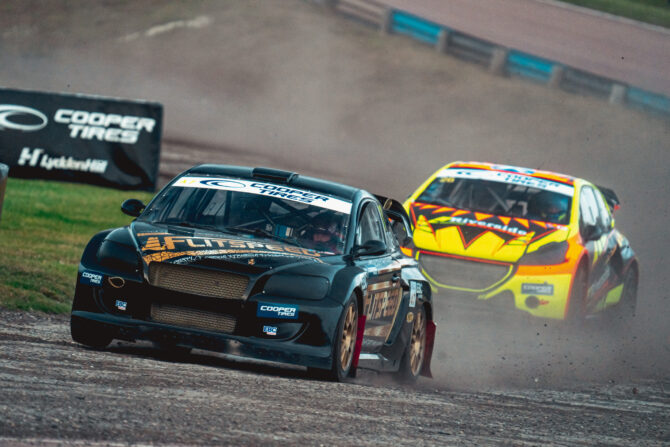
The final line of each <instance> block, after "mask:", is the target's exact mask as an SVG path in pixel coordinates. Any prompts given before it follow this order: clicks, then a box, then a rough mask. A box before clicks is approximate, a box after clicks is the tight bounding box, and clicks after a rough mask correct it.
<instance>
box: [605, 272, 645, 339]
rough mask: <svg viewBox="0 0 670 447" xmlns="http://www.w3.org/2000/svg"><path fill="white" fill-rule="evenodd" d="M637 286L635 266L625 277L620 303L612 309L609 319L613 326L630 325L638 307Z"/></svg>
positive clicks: (619, 327) (620, 327) (622, 327)
mask: <svg viewBox="0 0 670 447" xmlns="http://www.w3.org/2000/svg"><path fill="white" fill-rule="evenodd" d="M637 286H638V277H637V271H636V270H635V268H629V269H628V271H627V272H626V275H625V276H624V279H623V290H622V292H621V299H620V301H619V303H617V304H616V305H615V306H614V307H612V308H611V309H610V314H609V318H608V320H609V323H610V326H611V327H614V328H616V329H626V328H628V327H630V325H631V322H632V320H633V318H634V317H635V309H636V307H637Z"/></svg>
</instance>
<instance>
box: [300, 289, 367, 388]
mask: <svg viewBox="0 0 670 447" xmlns="http://www.w3.org/2000/svg"><path fill="white" fill-rule="evenodd" d="M357 336H358V305H357V303H356V297H355V296H352V297H351V298H349V301H348V302H347V304H346V305H345V306H344V311H343V312H342V315H341V316H340V321H339V323H338V325H337V332H336V337H335V339H334V343H333V354H332V357H333V366H332V367H331V369H330V370H317V369H312V368H309V372H310V374H311V375H313V376H316V377H318V378H322V379H327V380H333V381H336V382H342V381H344V380H345V379H346V378H347V377H348V376H349V373H350V372H351V365H352V364H353V360H354V351H355V349H356V339H357Z"/></svg>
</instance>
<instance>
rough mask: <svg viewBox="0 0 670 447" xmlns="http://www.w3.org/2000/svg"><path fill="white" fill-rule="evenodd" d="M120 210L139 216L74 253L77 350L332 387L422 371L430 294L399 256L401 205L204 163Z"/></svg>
mask: <svg viewBox="0 0 670 447" xmlns="http://www.w3.org/2000/svg"><path fill="white" fill-rule="evenodd" d="M399 210H400V211H401V212H399ZM122 211H124V212H125V213H126V214H128V215H131V216H133V217H136V219H135V220H134V221H133V222H132V223H130V225H128V226H126V227H122V228H117V229H112V230H106V231H103V232H101V233H98V234H97V235H95V236H94V237H93V238H92V239H91V241H90V242H89V243H88V245H87V247H86V248H85V250H84V253H83V255H82V259H81V263H80V265H79V273H78V277H77V286H76V291H75V297H74V302H73V306H72V314H71V332H72V337H73V339H74V340H75V341H77V342H79V343H82V344H84V345H87V346H91V347H96V348H104V347H106V346H107V345H108V344H109V343H110V342H111V341H112V339H121V340H128V341H136V340H149V341H152V342H154V343H156V344H157V345H159V346H160V347H163V348H167V349H180V350H189V349H191V348H199V349H208V350H213V351H218V352H224V353H231V354H236V355H242V356H248V357H252V358H256V359H261V360H269V361H276V362H283V363H290V364H297V365H303V366H306V367H308V368H309V369H310V370H311V371H312V372H314V373H315V375H319V376H322V377H326V378H330V379H334V380H344V379H345V378H346V377H350V376H355V372H356V369H357V368H372V369H376V370H379V371H388V372H395V373H396V376H397V377H398V378H400V379H402V380H404V381H410V382H411V381H414V380H416V379H417V377H418V376H419V375H421V374H423V375H426V376H430V359H431V355H432V345H433V340H434V334H435V324H434V323H433V311H432V304H431V288H430V284H429V282H428V281H427V280H426V278H425V277H424V276H423V275H422V274H421V272H420V270H419V266H418V263H417V261H416V260H414V259H412V258H410V257H407V256H405V255H404V254H403V252H402V251H401V248H400V244H399V243H398V239H397V238H398V236H400V237H403V238H406V237H411V227H410V221H409V218H408V216H407V215H406V214H405V213H404V210H403V209H402V205H401V204H399V203H398V202H396V201H394V200H391V199H387V198H384V197H375V196H373V195H371V194H369V193H367V192H366V191H363V190H360V189H356V188H353V187H349V186H345V185H341V184H337V183H332V182H327V181H324V180H319V179H315V178H310V177H305V176H301V175H298V174H296V173H293V172H286V171H279V170H275V169H268V168H247V167H237V166H225V165H201V166H197V167H194V168H192V169H190V170H188V171H186V172H184V173H182V174H181V175H179V176H177V177H176V178H175V179H174V180H172V182H170V183H169V184H168V185H167V186H166V187H165V188H163V189H162V190H161V191H160V192H159V193H158V194H157V195H156V196H155V197H154V199H153V200H152V201H151V202H150V203H149V204H148V205H146V207H145V205H144V204H142V203H141V202H140V201H138V200H135V199H129V200H127V201H125V202H124V203H123V205H122Z"/></svg>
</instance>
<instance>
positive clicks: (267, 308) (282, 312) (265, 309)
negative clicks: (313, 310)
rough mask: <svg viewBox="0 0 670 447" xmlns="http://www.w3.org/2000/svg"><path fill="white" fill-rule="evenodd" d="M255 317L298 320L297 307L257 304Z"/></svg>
mask: <svg viewBox="0 0 670 447" xmlns="http://www.w3.org/2000/svg"><path fill="white" fill-rule="evenodd" d="M256 316H257V317H262V318H284V319H287V320H295V319H297V318H298V306H288V305H285V304H272V303H258V311H257V312H256Z"/></svg>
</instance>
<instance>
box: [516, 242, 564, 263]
mask: <svg viewBox="0 0 670 447" xmlns="http://www.w3.org/2000/svg"><path fill="white" fill-rule="evenodd" d="M567 252H568V242H567V241H563V242H552V243H550V244H547V245H545V246H543V247H540V248H538V249H537V250H535V251H534V252H532V253H530V254H527V255H523V256H522V257H521V260H520V261H519V264H521V265H556V264H562V263H563V262H565V255H566V253H567Z"/></svg>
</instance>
